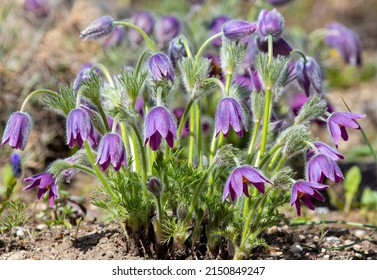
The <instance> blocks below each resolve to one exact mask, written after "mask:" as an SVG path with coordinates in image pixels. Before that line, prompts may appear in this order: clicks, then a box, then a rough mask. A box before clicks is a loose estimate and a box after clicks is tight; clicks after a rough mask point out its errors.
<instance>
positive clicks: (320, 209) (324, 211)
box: [315, 207, 329, 214]
mask: <svg viewBox="0 0 377 280" xmlns="http://www.w3.org/2000/svg"><path fill="white" fill-rule="evenodd" d="M315 212H316V213H317V214H327V213H329V208H327V207H317V208H316V209H315Z"/></svg>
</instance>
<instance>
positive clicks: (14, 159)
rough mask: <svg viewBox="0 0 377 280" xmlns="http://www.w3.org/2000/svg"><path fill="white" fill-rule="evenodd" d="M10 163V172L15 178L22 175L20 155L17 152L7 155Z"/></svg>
mask: <svg viewBox="0 0 377 280" xmlns="http://www.w3.org/2000/svg"><path fill="white" fill-rule="evenodd" d="M9 160H10V163H11V165H12V174H13V176H14V177H16V178H20V177H21V175H22V167H21V157H20V155H19V154H18V153H16V152H14V153H12V154H11V156H10V157H9Z"/></svg>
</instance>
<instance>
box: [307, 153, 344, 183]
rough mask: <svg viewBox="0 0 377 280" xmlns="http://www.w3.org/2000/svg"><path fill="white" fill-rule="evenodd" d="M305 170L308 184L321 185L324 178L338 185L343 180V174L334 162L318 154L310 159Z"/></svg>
mask: <svg viewBox="0 0 377 280" xmlns="http://www.w3.org/2000/svg"><path fill="white" fill-rule="evenodd" d="M306 168H307V176H308V180H309V181H310V182H315V183H323V180H324V179H325V177H326V178H328V179H330V180H331V181H333V182H335V183H339V182H340V181H342V180H343V179H344V177H343V173H342V171H341V170H340V168H339V166H338V165H337V164H336V162H335V161H334V160H332V159H331V158H329V157H328V156H326V155H325V154H318V155H315V156H314V157H312V158H311V159H310V160H309V162H308V164H307V167H306Z"/></svg>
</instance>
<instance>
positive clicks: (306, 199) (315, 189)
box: [290, 181, 329, 216]
mask: <svg viewBox="0 0 377 280" xmlns="http://www.w3.org/2000/svg"><path fill="white" fill-rule="evenodd" d="M328 187H329V186H326V185H322V184H319V183H315V182H306V181H297V182H295V183H294V184H293V187H292V193H291V201H290V204H291V206H292V205H293V204H295V206H296V212H297V215H298V216H301V202H303V203H304V204H305V205H306V206H307V207H308V208H309V209H310V210H314V209H315V206H314V204H313V202H312V198H315V199H317V200H319V201H322V202H323V201H325V198H324V197H323V195H322V194H321V193H320V192H319V191H322V190H325V189H327V188H328Z"/></svg>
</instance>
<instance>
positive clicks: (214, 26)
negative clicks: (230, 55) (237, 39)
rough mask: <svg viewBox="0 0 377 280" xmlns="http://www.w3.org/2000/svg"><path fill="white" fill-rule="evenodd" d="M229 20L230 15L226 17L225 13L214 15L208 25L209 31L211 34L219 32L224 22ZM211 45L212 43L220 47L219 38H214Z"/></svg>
mask: <svg viewBox="0 0 377 280" xmlns="http://www.w3.org/2000/svg"><path fill="white" fill-rule="evenodd" d="M229 20H230V17H228V16H226V15H221V16H218V17H215V18H214V19H213V20H212V21H211V23H210V25H209V31H210V34H211V36H213V35H215V34H217V33H219V32H221V31H222V28H223V25H224V23H226V22H227V21H229ZM212 45H214V46H215V47H220V46H221V38H216V39H215V40H213V41H212Z"/></svg>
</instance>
